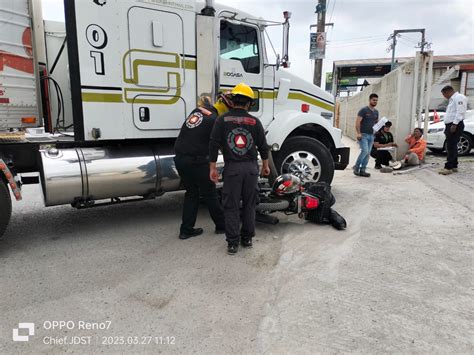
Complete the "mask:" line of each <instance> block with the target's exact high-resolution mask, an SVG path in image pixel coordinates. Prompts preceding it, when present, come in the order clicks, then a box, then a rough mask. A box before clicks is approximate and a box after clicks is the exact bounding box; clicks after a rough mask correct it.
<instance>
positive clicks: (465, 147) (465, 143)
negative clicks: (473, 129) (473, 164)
mask: <svg viewBox="0 0 474 355" xmlns="http://www.w3.org/2000/svg"><path fill="white" fill-rule="evenodd" d="M471 149H472V139H471V137H469V135H468V134H467V133H463V134H462V135H461V138H459V143H458V154H459V155H468V154H469V153H470V152H471Z"/></svg>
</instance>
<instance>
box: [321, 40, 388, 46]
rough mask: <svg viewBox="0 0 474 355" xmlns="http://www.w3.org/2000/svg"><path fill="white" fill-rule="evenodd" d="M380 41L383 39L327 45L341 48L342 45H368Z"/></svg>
mask: <svg viewBox="0 0 474 355" xmlns="http://www.w3.org/2000/svg"><path fill="white" fill-rule="evenodd" d="M382 42H385V40H384V39H380V40H377V41H365V42H357V43H347V44H334V45H331V44H330V43H328V47H330V48H343V47H353V46H367V45H370V44H375V43H382Z"/></svg>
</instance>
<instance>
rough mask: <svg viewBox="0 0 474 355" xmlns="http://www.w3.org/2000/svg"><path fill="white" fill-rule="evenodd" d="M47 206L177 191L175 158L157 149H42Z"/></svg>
mask: <svg viewBox="0 0 474 355" xmlns="http://www.w3.org/2000/svg"><path fill="white" fill-rule="evenodd" d="M40 153H41V163H42V168H41V169H40V170H41V171H40V174H41V182H42V188H43V194H44V200H45V204H46V206H54V205H61V204H69V203H74V202H77V201H90V200H101V199H108V198H114V197H127V196H150V195H159V194H162V193H163V192H167V191H174V190H178V189H179V185H180V180H179V175H178V173H177V171H176V168H175V166H174V160H173V158H174V156H173V155H169V154H163V155H159V153H160V151H159V148H158V147H147V146H137V147H100V148H71V149H57V148H49V149H46V150H41V151H40Z"/></svg>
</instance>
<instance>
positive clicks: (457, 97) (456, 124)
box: [439, 85, 467, 175]
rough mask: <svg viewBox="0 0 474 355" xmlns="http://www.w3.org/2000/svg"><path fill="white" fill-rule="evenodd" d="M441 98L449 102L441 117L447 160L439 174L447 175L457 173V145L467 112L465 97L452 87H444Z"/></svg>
mask: <svg viewBox="0 0 474 355" xmlns="http://www.w3.org/2000/svg"><path fill="white" fill-rule="evenodd" d="M441 93H442V94H443V96H444V97H445V98H446V99H448V100H449V103H448V107H447V108H446V115H444V117H443V121H444V124H445V125H446V128H445V129H444V135H445V136H446V152H447V159H446V164H445V165H444V169H442V170H440V171H439V173H440V174H442V175H449V174H452V173H456V172H457V171H458V143H459V139H460V138H461V135H462V132H463V131H464V122H463V121H464V117H465V114H466V110H467V99H466V96H464V95H461V94H460V93H459V92H457V91H454V89H453V87H452V86H449V85H447V86H445V87H444V88H442V89H441Z"/></svg>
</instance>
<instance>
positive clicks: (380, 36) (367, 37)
mask: <svg viewBox="0 0 474 355" xmlns="http://www.w3.org/2000/svg"><path fill="white" fill-rule="evenodd" d="M385 37H386V36H385V35H379V36H363V37H353V38H344V39H335V40H334V41H331V42H351V41H357V40H361V39H379V38H385Z"/></svg>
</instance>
